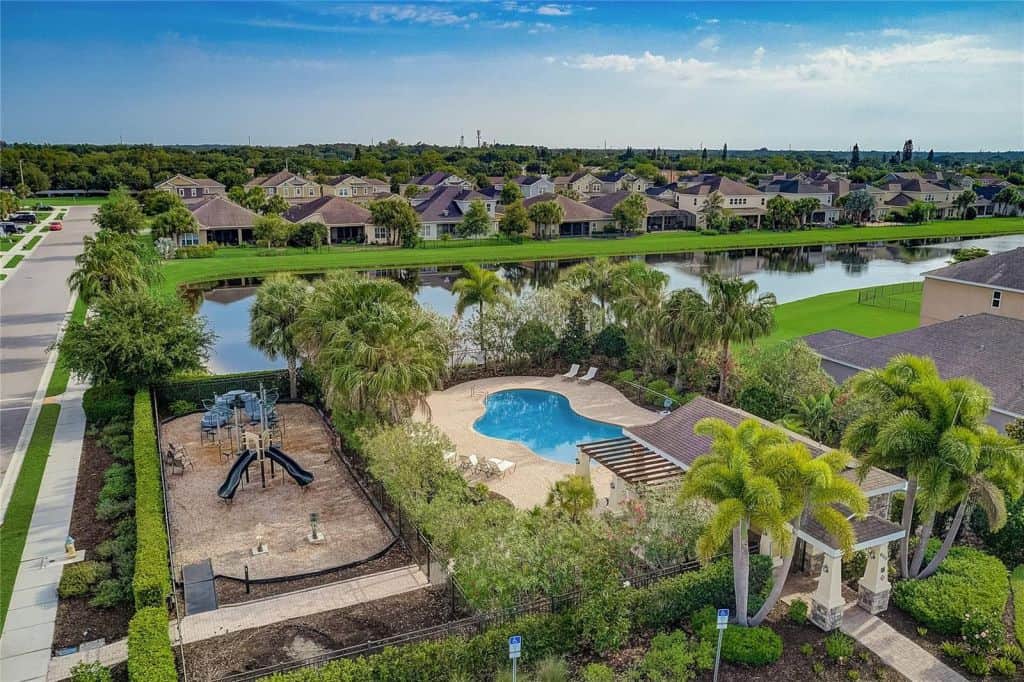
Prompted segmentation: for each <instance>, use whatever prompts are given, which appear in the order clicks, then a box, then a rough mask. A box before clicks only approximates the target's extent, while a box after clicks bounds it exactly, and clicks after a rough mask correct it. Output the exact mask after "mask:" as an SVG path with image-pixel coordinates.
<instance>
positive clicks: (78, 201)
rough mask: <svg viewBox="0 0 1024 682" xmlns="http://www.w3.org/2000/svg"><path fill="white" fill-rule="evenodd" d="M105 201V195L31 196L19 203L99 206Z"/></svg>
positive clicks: (26, 204) (32, 205) (25, 205)
mask: <svg viewBox="0 0 1024 682" xmlns="http://www.w3.org/2000/svg"><path fill="white" fill-rule="evenodd" d="M105 203H107V197H105V196H103V197H33V198H31V199H23V200H22V202H21V205H22V206H23V207H24V208H33V207H34V206H38V205H43V206H99V205H100V204H105Z"/></svg>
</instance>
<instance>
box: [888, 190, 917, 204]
mask: <svg viewBox="0 0 1024 682" xmlns="http://www.w3.org/2000/svg"><path fill="white" fill-rule="evenodd" d="M915 201H917V200H916V199H914V198H913V197H911V196H909V195H907V194H904V193H903V192H900V193H899V194H897V195H896V196H894V197H893V198H892V199H889V200H887V201H886V202H885V205H886V206H910V205H911V204H912V203H914V202H915Z"/></svg>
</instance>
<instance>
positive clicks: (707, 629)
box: [693, 606, 782, 665]
mask: <svg viewBox="0 0 1024 682" xmlns="http://www.w3.org/2000/svg"><path fill="white" fill-rule="evenodd" d="M716 615H717V614H716V612H715V607H714V606H707V607H704V608H702V609H701V610H699V611H698V612H697V613H695V614H694V616H693V629H694V631H695V632H696V633H697V634H698V635H700V638H701V639H703V640H704V641H705V642H707V643H709V644H710V643H711V642H714V641H715V640H716V639H717V638H718V629H717V626H716V625H715V623H716V621H717V618H716ZM781 656H782V638H781V637H779V636H778V635H777V634H776V633H775V631H774V630H772V629H771V628H769V627H768V626H766V625H759V626H757V627H741V626H739V625H730V626H728V627H727V628H726V629H725V632H724V633H723V635H722V658H723V659H724V660H726V661H728V662H730V663H742V664H745V665H768V664H769V663H774V662H775V661H777V660H779V658H780V657H781Z"/></svg>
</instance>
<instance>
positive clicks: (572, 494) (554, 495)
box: [547, 474, 597, 523]
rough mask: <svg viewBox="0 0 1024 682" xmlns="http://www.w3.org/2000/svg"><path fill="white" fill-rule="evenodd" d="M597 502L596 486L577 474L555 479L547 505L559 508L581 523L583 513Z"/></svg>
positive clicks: (572, 519)
mask: <svg viewBox="0 0 1024 682" xmlns="http://www.w3.org/2000/svg"><path fill="white" fill-rule="evenodd" d="M596 502H597V496H596V495H595V493H594V486H592V485H591V484H590V481H588V480H587V479H586V478H584V477H583V476H579V475H577V474H571V475H569V476H566V477H565V478H563V479H562V480H560V481H555V483H554V484H553V485H552V486H551V490H550V491H548V500H547V506H548V507H554V508H556V509H558V510H559V511H560V512H561V513H562V514H565V515H566V516H568V517H569V520H570V521H572V522H573V523H579V522H580V519H581V518H582V517H583V515H584V514H586V513H587V512H589V511H590V510H591V509H593V508H594V504H595V503H596Z"/></svg>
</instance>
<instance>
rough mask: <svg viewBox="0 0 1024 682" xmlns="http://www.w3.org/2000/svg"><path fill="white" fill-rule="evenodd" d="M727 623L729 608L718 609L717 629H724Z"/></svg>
mask: <svg viewBox="0 0 1024 682" xmlns="http://www.w3.org/2000/svg"><path fill="white" fill-rule="evenodd" d="M727 625H729V609H718V629H719V630H724V629H725V628H726V626H727Z"/></svg>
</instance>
